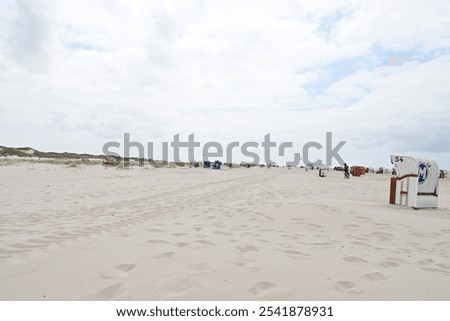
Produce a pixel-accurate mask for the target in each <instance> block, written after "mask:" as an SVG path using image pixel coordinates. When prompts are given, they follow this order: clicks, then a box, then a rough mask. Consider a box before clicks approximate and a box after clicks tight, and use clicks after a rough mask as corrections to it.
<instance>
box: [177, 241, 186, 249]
mask: <svg viewBox="0 0 450 321" xmlns="http://www.w3.org/2000/svg"><path fill="white" fill-rule="evenodd" d="M175 245H176V246H178V247H181V248H183V247H186V246H188V245H189V243H187V242H180V243H176V244H175Z"/></svg>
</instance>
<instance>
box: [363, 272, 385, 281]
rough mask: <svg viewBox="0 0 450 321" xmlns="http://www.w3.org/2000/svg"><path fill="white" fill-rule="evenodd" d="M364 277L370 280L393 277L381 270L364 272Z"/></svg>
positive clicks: (382, 279)
mask: <svg viewBox="0 0 450 321" xmlns="http://www.w3.org/2000/svg"><path fill="white" fill-rule="evenodd" d="M364 278H366V279H367V280H369V281H370V282H383V281H387V280H389V279H390V278H391V277H390V276H389V275H386V274H383V273H380V272H372V273H366V274H364Z"/></svg>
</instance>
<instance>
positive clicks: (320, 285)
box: [0, 163, 450, 300]
mask: <svg viewBox="0 0 450 321" xmlns="http://www.w3.org/2000/svg"><path fill="white" fill-rule="evenodd" d="M388 190H389V175H375V174H369V175H366V176H363V177H361V178H351V179H350V180H344V179H343V174H342V173H340V172H329V173H328V176H327V177H326V178H319V177H318V176H317V172H305V171H304V170H300V169H295V170H287V169H286V168H279V169H275V168H273V169H270V170H267V169H258V168H253V169H233V170H222V171H214V170H203V169H139V168H133V169H130V170H116V169H114V168H109V169H104V168H102V167H101V166H78V167H76V168H69V167H67V166H61V165H48V164H30V163H22V164H13V165H8V166H0V299H2V300H45V299H47V300H419V299H424V300H431V299H433V300H450V287H449V284H450V196H449V195H450V193H449V192H450V180H449V179H445V180H440V208H439V209H438V210H419V211H415V210H413V209H410V208H406V207H398V206H392V205H388V204H387V202H388V196H389V195H388V194H389V192H388Z"/></svg>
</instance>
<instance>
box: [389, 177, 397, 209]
mask: <svg viewBox="0 0 450 321" xmlns="http://www.w3.org/2000/svg"><path fill="white" fill-rule="evenodd" d="M396 189H397V177H391V191H390V195H389V204H395V192H396Z"/></svg>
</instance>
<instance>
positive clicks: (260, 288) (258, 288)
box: [250, 281, 277, 295]
mask: <svg viewBox="0 0 450 321" xmlns="http://www.w3.org/2000/svg"><path fill="white" fill-rule="evenodd" d="M276 287H277V286H276V284H275V283H272V282H268V281H261V282H258V283H256V284H255V285H254V286H253V287H252V288H251V289H250V293H251V294H253V295H264V294H267V293H268V292H270V291H272V290H273V289H275V288H276Z"/></svg>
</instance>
